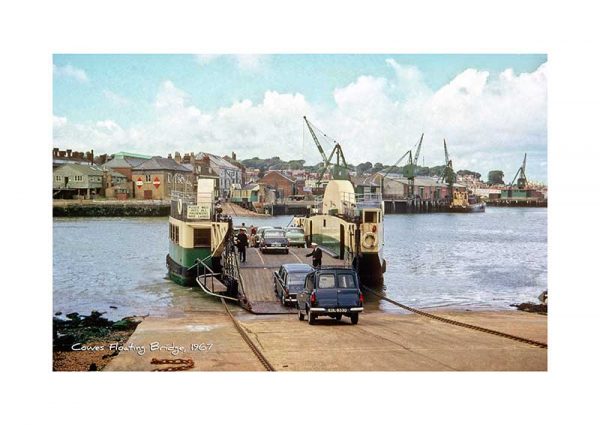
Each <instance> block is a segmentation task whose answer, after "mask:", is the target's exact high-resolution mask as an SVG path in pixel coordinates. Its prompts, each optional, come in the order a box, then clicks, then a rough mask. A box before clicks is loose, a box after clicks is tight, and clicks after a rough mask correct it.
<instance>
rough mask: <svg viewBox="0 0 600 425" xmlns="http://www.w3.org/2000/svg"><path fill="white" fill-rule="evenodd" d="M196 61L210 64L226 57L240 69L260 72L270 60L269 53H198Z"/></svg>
mask: <svg viewBox="0 0 600 425" xmlns="http://www.w3.org/2000/svg"><path fill="white" fill-rule="evenodd" d="M195 57H196V62H197V63H198V64H199V65H200V66H205V65H208V64H209V63H211V62H214V61H215V60H217V59H219V58H226V59H227V60H230V61H232V62H233V63H234V64H235V65H236V66H237V68H238V69H239V70H241V71H245V72H259V71H262V70H264V69H265V67H266V66H267V64H268V62H269V55H248V54H244V55H214V54H202V55H196V56H195Z"/></svg>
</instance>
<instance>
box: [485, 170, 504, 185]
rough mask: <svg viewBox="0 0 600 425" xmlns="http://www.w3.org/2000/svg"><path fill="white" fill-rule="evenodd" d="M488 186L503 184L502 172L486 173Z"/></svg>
mask: <svg viewBox="0 0 600 425" xmlns="http://www.w3.org/2000/svg"><path fill="white" fill-rule="evenodd" d="M488 184H504V171H502V170H492V171H490V172H489V173H488Z"/></svg>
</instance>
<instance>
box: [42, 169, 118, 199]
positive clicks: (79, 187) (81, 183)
mask: <svg viewBox="0 0 600 425" xmlns="http://www.w3.org/2000/svg"><path fill="white" fill-rule="evenodd" d="M52 174H53V179H52V180H53V184H52V192H53V197H54V198H63V199H65V198H66V199H74V198H82V199H83V198H85V199H90V198H93V197H95V196H98V195H101V196H105V189H106V187H107V185H109V187H110V188H113V187H115V186H116V187H122V185H123V184H125V185H126V184H127V177H126V176H124V175H123V174H121V173H118V172H116V171H112V170H109V169H106V168H104V167H100V166H98V165H88V164H76V163H74V164H65V165H62V166H60V167H58V168H56V169H55V170H54V171H53V173H52Z"/></svg>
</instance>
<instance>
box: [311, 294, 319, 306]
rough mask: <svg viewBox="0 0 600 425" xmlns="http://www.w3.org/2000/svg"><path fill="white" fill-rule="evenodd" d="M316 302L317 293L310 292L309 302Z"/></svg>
mask: <svg viewBox="0 0 600 425" xmlns="http://www.w3.org/2000/svg"><path fill="white" fill-rule="evenodd" d="M316 302H317V294H315V293H314V292H313V293H312V294H310V303H311V304H315V303H316Z"/></svg>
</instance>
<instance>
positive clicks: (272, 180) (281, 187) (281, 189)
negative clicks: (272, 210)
mask: <svg viewBox="0 0 600 425" xmlns="http://www.w3.org/2000/svg"><path fill="white" fill-rule="evenodd" d="M258 183H260V184H264V185H265V186H267V187H269V188H271V189H274V190H275V192H276V196H277V199H285V198H287V197H289V196H293V195H297V194H298V192H297V187H296V180H294V179H292V178H291V177H288V176H286V175H285V174H283V173H280V172H279V171H267V173H266V174H265V175H264V176H263V178H261V179H260V180H258Z"/></svg>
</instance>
